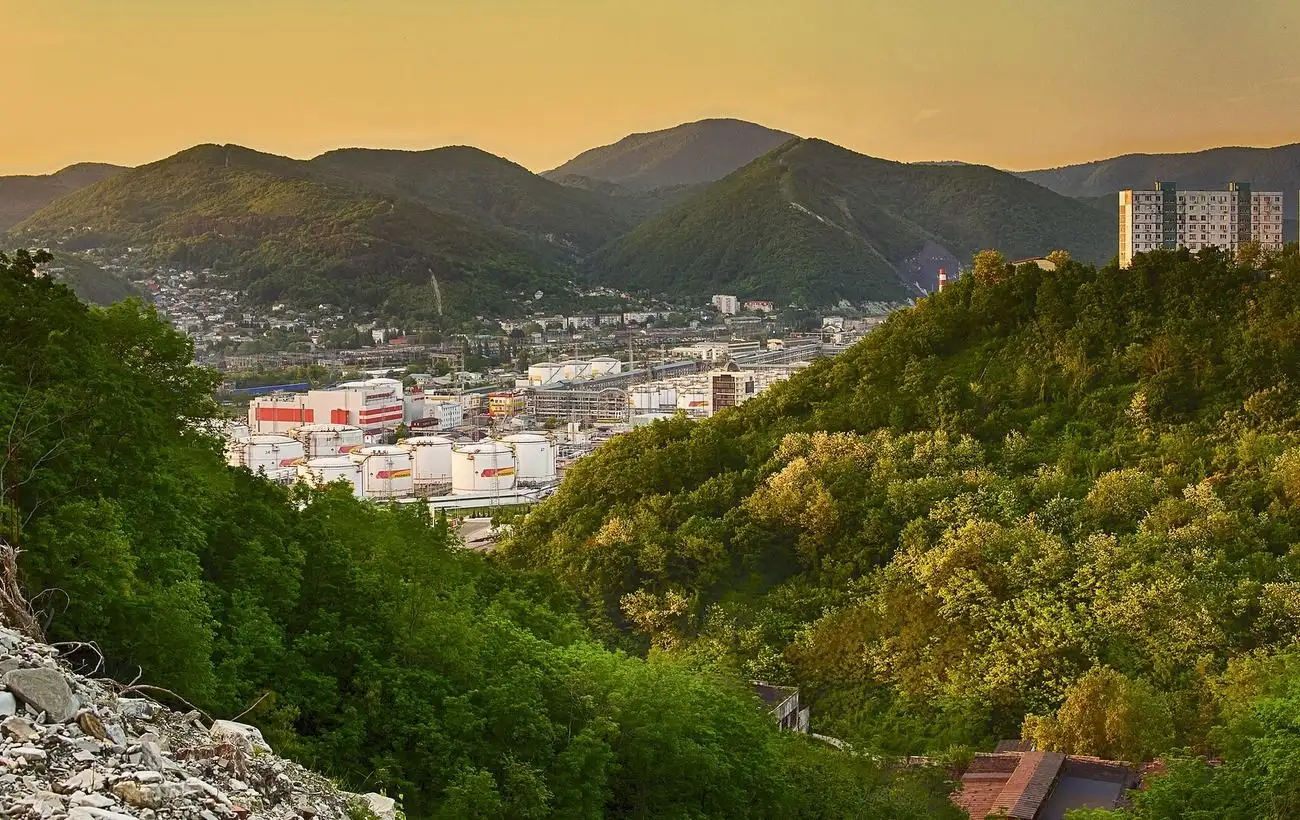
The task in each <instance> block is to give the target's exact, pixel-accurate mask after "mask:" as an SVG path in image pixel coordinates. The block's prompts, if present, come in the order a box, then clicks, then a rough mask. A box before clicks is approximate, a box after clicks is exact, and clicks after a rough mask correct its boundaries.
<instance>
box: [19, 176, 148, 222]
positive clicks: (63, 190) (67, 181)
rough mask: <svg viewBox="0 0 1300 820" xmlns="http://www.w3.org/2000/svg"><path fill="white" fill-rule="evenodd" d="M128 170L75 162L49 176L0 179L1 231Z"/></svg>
mask: <svg viewBox="0 0 1300 820" xmlns="http://www.w3.org/2000/svg"><path fill="white" fill-rule="evenodd" d="M125 170H128V169H127V168H125V167H123V166H120V165H110V164H108V163H104V162H78V163H74V164H72V165H69V166H67V167H66V168H61V169H59V170H58V171H55V172H54V173H52V174H14V175H11V176H0V232H3V231H6V230H8V229H9V228H11V227H13V226H14V225H17V224H18V223H19V222H21V221H23V220H24V219H26V218H27V217H29V216H31V215H32V214H34V213H36V212H37V211H39V210H40V209H41V208H44V207H45V206H46V205H48V204H50V203H51V202H53V201H55V200H56V199H58V198H60V197H63V196H66V195H68V194H70V193H74V192H75V191H78V190H80V189H82V188H84V187H86V186H88V185H93V184H95V183H96V182H99V181H100V180H103V179H107V178H108V177H111V176H113V175H115V174H118V173H121V172H122V171H125Z"/></svg>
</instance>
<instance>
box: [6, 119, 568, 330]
mask: <svg viewBox="0 0 1300 820" xmlns="http://www.w3.org/2000/svg"><path fill="white" fill-rule="evenodd" d="M14 235H15V238H16V239H17V238H21V240H22V241H23V242H24V243H28V244H30V243H31V242H32V241H33V240H39V241H42V242H52V243H54V244H56V245H58V246H60V247H65V248H67V249H70V250H77V249H84V248H88V247H110V248H122V247H126V246H140V247H145V248H147V249H148V252H149V253H150V254H151V255H152V257H153V258H154V259H155V260H157V261H159V262H167V263H171V264H176V265H180V266H186V267H194V268H200V267H212V268H214V269H216V270H218V271H222V272H230V273H233V274H234V275H235V276H236V279H237V281H238V282H239V283H240V284H241V285H242V286H244V287H245V288H247V290H248V292H249V293H250V294H251V295H252V296H254V297H255V298H257V299H260V300H262V301H265V302H269V301H276V300H283V299H288V300H297V301H300V302H305V303H317V302H333V303H336V304H343V303H347V304H357V305H362V306H370V307H377V306H383V305H387V306H389V307H390V308H392V309H402V310H407V311H423V312H425V313H436V312H439V308H440V307H441V310H442V311H443V312H461V313H464V312H470V311H474V310H483V309H486V308H488V307H491V306H494V305H497V306H500V305H504V304H505V303H506V301H507V297H508V296H509V295H510V294H517V293H522V292H531V291H532V290H534V289H535V288H537V287H542V286H545V287H548V288H552V289H553V288H554V287H556V286H558V284H559V283H560V281H561V280H562V276H561V274H562V269H561V268H560V267H559V266H558V265H557V263H556V262H555V261H554V260H551V259H548V258H545V257H543V256H541V255H539V254H537V253H535V252H533V251H530V250H528V249H526V248H524V247H523V246H521V245H520V244H519V243H518V242H517V241H516V240H515V239H513V238H511V237H510V236H508V235H506V234H505V233H503V232H501V231H498V230H495V229H493V228H490V227H487V226H483V225H480V224H477V223H473V222H470V221H468V220H467V219H465V218H463V217H459V216H456V215H452V214H446V213H437V212H434V211H432V210H430V209H428V208H426V207H424V206H423V205H420V204H418V203H416V202H412V201H410V200H406V199H397V198H394V197H385V196H381V195H378V194H365V193H358V192H357V191H356V190H354V189H352V188H350V187H346V186H342V185H331V184H327V183H325V182H322V181H320V179H319V178H318V177H317V176H316V173H315V171H314V170H313V169H312V168H311V167H310V166H309V165H308V164H307V163H303V162H298V161H296V160H291V159H286V158H284V157H276V156H272V155H269V154H261V153H258V152H256V151H251V150H249V149H246V148H240V147H238V146H225V147H223V146H216V145H204V146H198V147H195V148H192V149H189V150H187V151H184V152H182V153H180V154H177V155H175V156H173V157H169V158H167V159H164V160H161V161H159V162H155V163H152V164H150V165H146V166H143V167H141V168H137V169H134V170H131V171H127V172H124V173H122V174H120V175H117V176H115V177H112V178H110V179H107V180H105V181H103V182H101V183H99V184H97V185H94V186H91V187H89V188H86V189H83V190H81V191H78V192H77V193H74V194H72V195H70V196H67V197H64V198H63V199H60V200H58V201H57V202H55V203H53V204H51V205H50V206H48V207H46V208H44V209H42V210H41V211H40V212H38V213H36V214H35V215H33V216H32V217H30V218H28V219H27V220H25V221H23V222H22V223H21V224H19V225H18V226H17V227H16V228H15V229H14ZM435 282H436V287H435V284H434V283H435Z"/></svg>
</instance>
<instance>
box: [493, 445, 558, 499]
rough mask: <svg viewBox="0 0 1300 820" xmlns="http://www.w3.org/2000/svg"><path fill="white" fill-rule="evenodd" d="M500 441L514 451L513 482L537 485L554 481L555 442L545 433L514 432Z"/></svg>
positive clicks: (530, 485) (527, 485)
mask: <svg viewBox="0 0 1300 820" xmlns="http://www.w3.org/2000/svg"><path fill="white" fill-rule="evenodd" d="M501 443H502V444H505V445H507V446H509V447H510V448H511V449H512V450H514V453H515V484H516V485H518V486H520V487H537V486H541V485H543V484H551V483H553V482H554V481H555V442H554V441H553V440H552V439H551V437H550V436H548V435H546V434H545V433H516V434H514V435H513V436H506V437H505V438H503V439H501Z"/></svg>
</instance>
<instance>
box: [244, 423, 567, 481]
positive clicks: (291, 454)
mask: <svg viewBox="0 0 1300 820" xmlns="http://www.w3.org/2000/svg"><path fill="white" fill-rule="evenodd" d="M235 432H236V433H238V432H239V431H235ZM555 455H556V450H555V441H554V439H552V438H551V437H550V436H549V435H546V434H544V433H518V434H515V435H511V436H505V437H504V438H501V439H487V440H484V441H478V442H454V441H452V440H451V439H448V438H443V437H442V436H417V437H415V438H408V439H406V440H405V441H402V442H401V443H399V444H395V445H374V446H366V445H365V444H364V441H363V437H362V433H361V430H360V429H359V428H356V427H348V426H346V425H331V424H308V425H303V426H301V427H298V428H295V429H293V430H290V431H289V434H288V435H243V436H238V435H234V436H232V439H231V443H230V445H229V449H228V457H229V461H230V463H231V464H232V465H235V466H241V467H247V468H248V469H250V470H252V471H254V472H263V473H265V474H266V475H267V477H268V478H271V479H272V480H275V481H280V482H282V483H290V482H292V481H295V480H302V481H306V482H308V483H311V484H314V485H317V486H323V485H325V484H329V483H332V482H334V481H347V482H348V483H349V484H350V485H351V486H352V490H353V493H354V494H355V495H356V496H357V497H358V498H375V499H392V498H407V497H411V496H436V495H446V494H448V493H450V494H453V495H459V494H482V493H492V492H500V491H503V490H514V489H516V488H523V487H543V486H546V485H548V484H551V483H554V481H555V478H556V473H555Z"/></svg>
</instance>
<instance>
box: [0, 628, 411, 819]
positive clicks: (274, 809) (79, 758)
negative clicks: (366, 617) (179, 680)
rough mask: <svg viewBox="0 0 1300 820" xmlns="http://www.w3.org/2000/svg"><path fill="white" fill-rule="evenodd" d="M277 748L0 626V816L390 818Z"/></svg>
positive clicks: (371, 798) (377, 800)
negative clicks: (71, 664) (84, 670)
mask: <svg viewBox="0 0 1300 820" xmlns="http://www.w3.org/2000/svg"><path fill="white" fill-rule="evenodd" d="M397 814H398V813H397V811H396V808H395V806H394V804H393V801H392V800H390V799H388V798H387V797H384V796H382V795H378V794H368V795H357V794H351V793H349V792H345V791H342V790H340V789H338V788H337V787H336V786H335V785H334V784H333V783H331V782H330V781H329V780H327V779H325V778H323V777H321V776H320V775H317V774H315V773H313V772H310V771H308V770H306V769H304V768H303V767H301V766H299V765H297V764H295V763H293V762H291V761H288V760H284V759H283V758H279V757H276V756H275V754H274V753H273V752H272V750H271V748H270V746H268V745H267V744H266V742H265V741H264V740H263V739H262V735H261V732H259V731H258V730H257V729H256V728H254V727H252V726H248V725H245V724H242V723H234V722H231V721H221V720H218V721H215V722H214V723H212V725H211V726H208V725H207V723H206V722H205V721H204V719H203V716H202V715H201V714H200V713H199V712H197V711H193V712H189V713H188V714H181V713H179V712H176V711H173V710H171V709H167V708H165V707H164V706H162V705H160V704H158V703H156V702H155V701H153V700H150V699H148V698H146V697H138V696H133V697H119V696H118V694H117V693H116V691H115V689H114V688H113V687H111V686H110V685H109V684H108V683H106V682H103V681H99V680H95V679H93V678H87V677H84V676H82V675H78V674H75V673H73V672H72V671H70V670H69V669H68V668H67V667H66V665H64V664H62V663H61V662H60V660H59V653H58V650H57V649H55V648H54V647H52V646H48V645H45V644H40V643H36V642H34V641H31V640H29V639H27V638H25V637H23V636H21V635H19V634H18V633H16V632H13V631H10V630H8V629H5V628H3V627H0V818H6V820H8V818H20V819H21V820H131V818H138V819H139V820H180V819H181V818H184V820H372V819H373V820H396V818H397Z"/></svg>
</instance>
